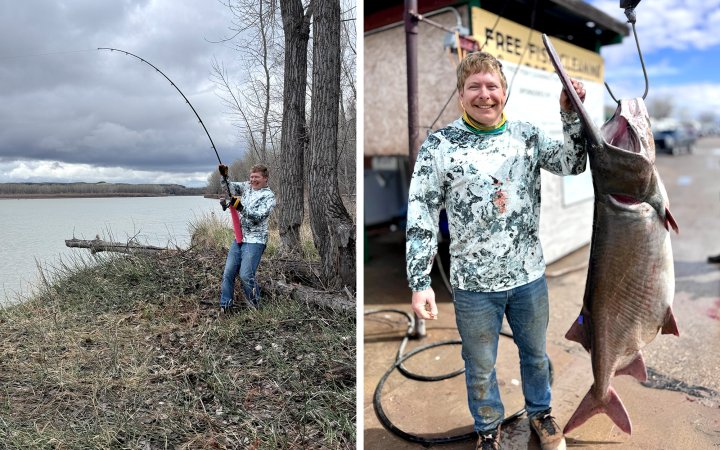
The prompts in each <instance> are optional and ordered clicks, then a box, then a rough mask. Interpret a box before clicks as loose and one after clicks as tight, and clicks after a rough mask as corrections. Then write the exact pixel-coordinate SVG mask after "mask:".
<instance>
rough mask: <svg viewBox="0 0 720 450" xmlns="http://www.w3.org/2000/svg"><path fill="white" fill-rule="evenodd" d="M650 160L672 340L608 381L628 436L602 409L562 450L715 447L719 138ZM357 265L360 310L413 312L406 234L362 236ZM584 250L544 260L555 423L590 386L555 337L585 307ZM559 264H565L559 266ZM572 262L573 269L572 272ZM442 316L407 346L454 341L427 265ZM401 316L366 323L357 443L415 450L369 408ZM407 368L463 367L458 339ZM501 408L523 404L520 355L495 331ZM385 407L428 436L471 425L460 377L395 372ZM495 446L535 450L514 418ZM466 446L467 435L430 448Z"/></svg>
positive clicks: (579, 353)
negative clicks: (668, 279)
mask: <svg viewBox="0 0 720 450" xmlns="http://www.w3.org/2000/svg"><path fill="white" fill-rule="evenodd" d="M656 165H657V167H658V171H659V173H660V175H661V177H662V178H663V181H664V183H665V186H666V188H667V190H668V194H669V197H670V201H671V208H670V209H671V211H672V213H673V215H674V217H675V218H676V220H677V222H678V224H679V226H680V234H679V235H674V236H673V237H672V239H673V251H674V256H675V272H676V292H675V301H674V311H675V316H676V318H677V323H678V327H679V329H680V337H679V338H678V337H675V336H667V335H661V336H658V337H657V338H656V339H655V340H654V341H653V342H651V343H650V344H649V345H648V346H647V347H646V348H645V350H644V351H643V353H644V355H645V361H646V364H647V366H648V369H649V373H650V380H649V383H646V385H643V384H641V383H639V382H638V381H636V380H635V379H633V378H631V377H628V376H619V377H616V378H614V379H613V381H612V384H613V386H614V387H615V389H616V390H617V392H618V395H619V396H620V398H621V399H622V401H623V402H624V404H625V406H626V408H627V410H628V413H629V415H630V418H631V420H632V423H633V434H632V435H631V436H630V435H627V434H625V433H623V432H621V431H620V430H618V429H617V427H616V426H615V425H614V424H613V423H612V422H611V421H610V420H609V419H608V418H607V416H605V415H598V416H595V417H593V418H592V419H590V420H589V421H588V422H586V423H585V424H584V425H582V426H581V427H580V428H577V429H576V430H574V431H572V432H571V433H570V434H569V435H568V436H567V443H568V447H575V448H597V449H603V448H605V449H613V450H622V449H647V450H650V449H652V450H656V449H663V450H674V449H720V375H718V374H719V373H720V350H718V344H719V343H720V265H718V264H709V263H707V261H706V258H707V256H709V255H714V254H718V253H720V231H718V230H720V139H718V138H706V139H703V140H701V141H699V142H698V146H697V148H696V150H695V152H694V153H693V154H691V155H680V156H669V155H658V156H657V161H656ZM368 244H369V245H368V254H369V257H370V259H369V260H368V261H367V262H366V263H365V311H366V313H368V312H370V311H376V310H381V309H400V310H403V311H410V292H409V290H408V288H407V285H406V282H405V269H404V242H403V236H402V234H401V233H400V232H395V233H385V234H381V235H377V236H374V237H371V238H369V242H368ZM588 255H589V249H588V247H584V248H582V249H580V250H578V251H577V252H575V253H573V254H571V255H569V256H567V257H565V258H563V259H562V260H560V261H557V262H556V263H554V264H552V265H550V266H548V270H547V274H548V286H549V290H550V308H551V317H550V326H549V330H548V354H549V355H550V358H551V360H552V362H553V366H554V379H555V382H554V384H553V413H554V415H555V416H556V417H557V419H558V421H559V422H560V424H561V426H563V425H564V424H565V422H566V421H567V420H568V418H569V417H570V416H571V415H572V413H573V411H574V410H575V408H576V407H577V405H578V404H579V402H580V400H581V399H582V397H583V396H584V395H585V393H586V392H587V390H588V388H589V387H590V385H591V384H592V372H591V365H590V358H589V355H588V354H587V353H586V352H585V351H584V350H583V349H582V348H581V347H580V345H579V344H576V343H574V342H570V341H567V340H565V339H564V334H565V332H566V331H567V329H568V327H569V326H570V324H571V323H572V321H573V320H574V319H575V318H576V317H577V314H578V312H579V310H580V306H581V304H582V296H583V292H584V286H585V276H586V268H585V267H584V265H583V263H585V262H586V261H587V259H588ZM566 269H568V270H566ZM573 269H575V270H573ZM433 287H434V288H435V292H436V294H437V295H438V301H439V318H438V320H437V321H428V322H427V337H425V338H424V339H422V340H418V341H410V343H409V344H408V346H407V348H406V350H405V351H406V352H408V351H411V350H412V349H413V348H416V347H418V346H421V345H426V344H428V343H431V342H437V341H442V340H452V339H459V336H458V333H457V330H456V327H455V315H454V311H453V307H452V303H451V299H450V297H449V295H448V293H447V291H446V290H445V288H444V287H443V284H442V282H441V279H440V278H439V276H438V274H437V273H434V279H433ZM406 328H407V324H406V319H405V317H404V316H402V315H400V314H397V313H394V312H384V313H379V314H370V315H366V316H365V320H364V333H365V340H364V448H365V449H367V450H379V449H416V448H418V449H419V448H423V446H422V445H420V444H415V443H411V442H409V441H406V440H403V439H401V438H399V437H397V436H396V435H395V434H393V433H391V432H389V431H387V430H386V429H385V428H384V427H383V426H382V425H381V424H380V422H379V420H378V419H377V417H376V414H375V410H374V408H373V403H372V399H373V394H374V391H375V388H376V386H377V384H378V381H379V379H380V378H381V376H382V375H383V374H384V373H385V372H386V370H388V368H389V367H391V366H392V364H393V361H394V358H395V355H396V353H397V350H398V346H399V345H400V342H401V339H402V337H403V336H404V333H405V331H406ZM406 366H407V367H408V368H409V369H410V370H412V371H413V372H418V373H422V374H428V375H432V374H443V373H447V372H450V371H452V370H454V369H458V368H462V367H463V363H462V359H461V357H460V347H459V345H448V346H442V347H436V348H434V349H431V350H428V351H425V352H422V353H420V354H419V355H418V356H417V357H414V358H412V359H411V360H409V361H408V362H407V364H406ZM497 371H498V380H499V381H500V385H501V391H502V395H503V401H504V404H505V408H506V415H509V414H512V413H513V412H514V411H516V410H518V409H520V408H521V407H522V403H523V398H522V392H521V389H520V386H519V380H520V376H519V369H518V357H517V351H516V348H515V347H514V344H513V343H512V341H511V339H508V338H501V342H500V349H499V356H498V362H497ZM382 406H383V409H384V410H385V412H386V414H387V416H388V417H389V419H390V420H391V421H392V423H393V424H394V426H396V427H398V428H399V429H400V430H403V431H405V432H407V433H410V434H415V435H420V436H423V437H430V438H442V437H447V436H451V435H459V434H464V433H467V432H470V431H471V430H472V427H471V424H472V420H471V417H470V414H469V412H468V409H467V401H466V391H465V383H464V376H463V375H460V376H458V377H455V378H452V379H449V380H445V381H440V382H434V383H428V382H418V381H414V380H410V379H408V378H405V377H404V376H403V375H401V374H399V373H398V372H397V371H395V372H394V373H392V375H390V377H389V378H388V380H387V382H386V384H385V386H384V389H383V390H382ZM502 438H503V448H505V449H521V448H522V449H525V448H527V449H536V448H539V446H538V442H537V439H536V438H535V437H534V436H533V435H532V433H531V432H530V430H529V426H528V422H527V419H526V418H525V417H524V416H523V417H522V418H521V419H519V420H517V421H515V422H514V423H512V424H510V425H508V426H507V427H505V429H504V430H503V434H502ZM431 447H433V448H440V447H442V448H444V449H471V448H474V442H473V441H469V440H465V441H463V442H457V443H452V444H443V445H435V446H431Z"/></svg>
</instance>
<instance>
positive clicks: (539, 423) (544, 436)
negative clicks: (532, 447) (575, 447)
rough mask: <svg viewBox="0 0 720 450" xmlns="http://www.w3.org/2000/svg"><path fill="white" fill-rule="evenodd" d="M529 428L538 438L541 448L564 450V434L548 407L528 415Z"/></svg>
mask: <svg viewBox="0 0 720 450" xmlns="http://www.w3.org/2000/svg"><path fill="white" fill-rule="evenodd" d="M530 428H532V430H533V431H534V432H535V434H537V437H538V438H540V448H541V449H542V450H565V436H563V433H562V429H561V428H560V426H558V424H557V422H555V418H554V417H553V416H551V415H550V410H549V409H548V410H546V411H543V412H541V413H538V414H535V415H534V416H532V417H530Z"/></svg>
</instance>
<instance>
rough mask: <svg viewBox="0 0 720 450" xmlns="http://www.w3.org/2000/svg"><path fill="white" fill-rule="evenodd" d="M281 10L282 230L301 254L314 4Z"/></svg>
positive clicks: (288, 246) (290, 3)
mask: <svg viewBox="0 0 720 450" xmlns="http://www.w3.org/2000/svg"><path fill="white" fill-rule="evenodd" d="M280 11H281V14H282V21H283V32H284V33H285V71H284V83H283V85H284V89H283V118H282V134H281V138H280V148H281V155H280V159H281V161H282V162H281V164H279V169H280V186H279V202H280V205H281V206H280V207H279V208H278V227H279V231H280V240H281V242H282V246H283V249H284V250H285V251H287V252H289V253H296V254H297V253H300V249H301V245H300V225H301V224H302V222H303V215H304V192H305V190H304V186H305V179H304V178H305V177H304V158H305V149H306V147H307V145H308V135H307V120H306V119H305V96H306V91H307V65H308V60H307V51H308V41H309V40H310V17H311V15H312V3H311V4H310V5H309V6H308V8H307V11H305V10H304V9H303V4H302V1H301V0H280Z"/></svg>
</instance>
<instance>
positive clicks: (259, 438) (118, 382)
mask: <svg viewBox="0 0 720 450" xmlns="http://www.w3.org/2000/svg"><path fill="white" fill-rule="evenodd" d="M197 225H198V224H196V228H198V227H197ZM199 225H202V224H199ZM210 228H212V227H210ZM203 233H205V234H204V235H203V237H201V238H197V236H196V237H195V238H194V243H195V246H194V247H193V248H192V249H191V250H187V251H184V252H179V253H177V252H176V253H160V254H154V255H144V256H126V255H115V256H110V257H105V258H101V259H95V258H93V259H92V260H87V261H75V262H73V264H70V265H67V266H62V267H58V268H56V271H57V273H54V274H52V275H53V277H52V278H53V280H54V281H52V282H47V283H45V284H44V285H43V286H42V287H41V288H40V289H39V291H38V293H37V295H35V296H34V297H33V298H29V299H27V300H26V301H24V302H23V303H21V304H19V305H16V306H12V307H9V308H7V309H3V310H0V358H2V364H0V386H2V391H0V396H1V397H0V441H1V442H2V445H0V447H1V448H18V449H27V448H31V449H34V448H48V449H51V448H52V449H65V448H68V449H75V448H117V449H125V448H128V449H161V448H172V449H182V448H187V449H195V448H255V449H270V448H273V449H274V448H354V445H355V444H354V443H355V382H356V380H355V356H356V343H355V316H354V314H346V313H341V312H335V311H329V310H320V309H317V308H313V307H309V306H306V305H301V304H297V303H295V302H293V301H291V300H289V299H286V298H267V297H266V298H264V306H263V308H262V309H260V310H258V311H256V310H250V309H247V308H240V309H238V311H237V312H236V314H233V315H230V316H222V317H218V315H217V302H218V297H219V287H220V277H221V275H222V268H223V266H224V261H225V252H224V250H223V248H222V246H221V245H219V244H218V242H222V241H223V239H225V237H224V236H225V235H223V233H229V231H227V230H226V231H219V232H218V231H217V230H215V231H212V230H210V231H209V232H208V231H204V232H203ZM213 233H217V234H218V236H220V237H219V238H214V237H212V234H213ZM218 239H219V240H218ZM261 271H263V273H262V274H261V275H262V276H273V274H272V256H271V255H268V257H267V258H265V259H264V261H263V262H262V264H261Z"/></svg>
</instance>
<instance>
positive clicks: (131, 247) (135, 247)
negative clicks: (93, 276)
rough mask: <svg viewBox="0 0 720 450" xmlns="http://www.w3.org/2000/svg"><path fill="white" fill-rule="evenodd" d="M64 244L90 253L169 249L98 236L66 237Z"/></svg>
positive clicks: (143, 251)
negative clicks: (110, 239)
mask: <svg viewBox="0 0 720 450" xmlns="http://www.w3.org/2000/svg"><path fill="white" fill-rule="evenodd" d="M65 245H66V246H67V247H76V248H88V249H90V253H93V254H95V253H99V252H116V253H155V252H159V251H168V250H170V249H168V248H166V247H156V246H154V245H140V244H136V243H134V242H132V241H130V242H126V243H122V242H110V241H104V240H102V239H100V238H99V237H97V238H95V239H93V240H85V239H75V238H72V239H66V240H65Z"/></svg>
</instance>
